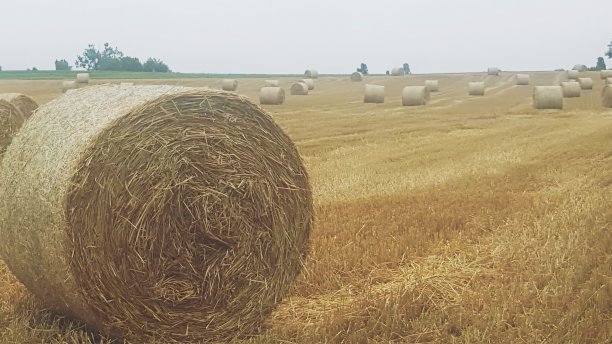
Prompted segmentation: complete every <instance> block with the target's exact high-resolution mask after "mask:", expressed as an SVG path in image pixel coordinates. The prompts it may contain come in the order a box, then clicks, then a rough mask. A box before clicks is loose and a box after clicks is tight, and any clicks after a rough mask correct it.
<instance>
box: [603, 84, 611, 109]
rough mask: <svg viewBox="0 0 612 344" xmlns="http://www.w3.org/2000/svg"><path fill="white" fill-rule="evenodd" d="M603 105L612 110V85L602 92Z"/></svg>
mask: <svg viewBox="0 0 612 344" xmlns="http://www.w3.org/2000/svg"><path fill="white" fill-rule="evenodd" d="M601 105H603V106H604V107H607V108H612V85H606V87H604V88H603V90H602V91H601Z"/></svg>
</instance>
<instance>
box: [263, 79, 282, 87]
mask: <svg viewBox="0 0 612 344" xmlns="http://www.w3.org/2000/svg"><path fill="white" fill-rule="evenodd" d="M265 85H266V87H278V86H279V85H280V83H279V82H278V80H266V82H265Z"/></svg>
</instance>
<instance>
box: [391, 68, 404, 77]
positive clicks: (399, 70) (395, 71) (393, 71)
mask: <svg viewBox="0 0 612 344" xmlns="http://www.w3.org/2000/svg"><path fill="white" fill-rule="evenodd" d="M391 75H393V76H402V75H404V68H402V67H397V68H393V69H391Z"/></svg>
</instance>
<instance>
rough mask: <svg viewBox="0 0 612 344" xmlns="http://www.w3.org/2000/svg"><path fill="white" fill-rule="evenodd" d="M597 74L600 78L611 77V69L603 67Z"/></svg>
mask: <svg viewBox="0 0 612 344" xmlns="http://www.w3.org/2000/svg"><path fill="white" fill-rule="evenodd" d="M599 76H600V77H601V79H602V80H606V79H607V78H612V69H604V70H602V71H600V72H599Z"/></svg>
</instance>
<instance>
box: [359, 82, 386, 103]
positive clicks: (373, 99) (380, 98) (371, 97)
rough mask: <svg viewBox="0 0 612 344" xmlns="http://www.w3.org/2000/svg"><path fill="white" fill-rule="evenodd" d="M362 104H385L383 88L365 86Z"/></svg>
mask: <svg viewBox="0 0 612 344" xmlns="http://www.w3.org/2000/svg"><path fill="white" fill-rule="evenodd" d="M363 102H364V103H378V104H380V103H384V102H385V86H380V85H369V84H367V85H365V93H364V97H363Z"/></svg>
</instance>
